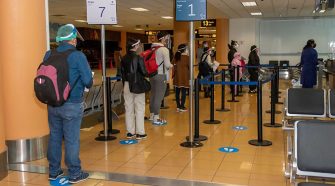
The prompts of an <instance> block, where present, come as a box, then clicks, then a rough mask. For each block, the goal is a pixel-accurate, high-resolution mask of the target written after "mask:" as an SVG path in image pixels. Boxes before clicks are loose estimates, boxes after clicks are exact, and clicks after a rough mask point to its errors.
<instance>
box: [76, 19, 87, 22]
mask: <svg viewBox="0 0 335 186" xmlns="http://www.w3.org/2000/svg"><path fill="white" fill-rule="evenodd" d="M74 21H76V22H79V23H86V22H87V21H86V20H82V19H77V20H74Z"/></svg>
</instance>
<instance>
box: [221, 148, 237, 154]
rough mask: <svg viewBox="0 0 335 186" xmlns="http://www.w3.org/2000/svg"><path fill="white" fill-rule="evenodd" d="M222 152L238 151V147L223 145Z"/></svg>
mask: <svg viewBox="0 0 335 186" xmlns="http://www.w3.org/2000/svg"><path fill="white" fill-rule="evenodd" d="M219 151H220V152H225V153H235V152H238V148H234V147H221V148H219Z"/></svg>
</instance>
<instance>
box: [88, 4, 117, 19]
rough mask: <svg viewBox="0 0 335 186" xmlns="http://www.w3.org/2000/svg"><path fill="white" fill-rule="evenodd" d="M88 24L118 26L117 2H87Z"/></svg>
mask: <svg viewBox="0 0 335 186" xmlns="http://www.w3.org/2000/svg"><path fill="white" fill-rule="evenodd" d="M86 6H87V23H88V24H117V16H116V0H86Z"/></svg>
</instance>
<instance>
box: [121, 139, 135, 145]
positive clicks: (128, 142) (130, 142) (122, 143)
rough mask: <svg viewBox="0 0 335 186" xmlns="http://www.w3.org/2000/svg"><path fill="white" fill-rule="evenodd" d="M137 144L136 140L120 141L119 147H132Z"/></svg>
mask: <svg viewBox="0 0 335 186" xmlns="http://www.w3.org/2000/svg"><path fill="white" fill-rule="evenodd" d="M136 143H138V141H137V140H120V144H121V145H132V144H136Z"/></svg>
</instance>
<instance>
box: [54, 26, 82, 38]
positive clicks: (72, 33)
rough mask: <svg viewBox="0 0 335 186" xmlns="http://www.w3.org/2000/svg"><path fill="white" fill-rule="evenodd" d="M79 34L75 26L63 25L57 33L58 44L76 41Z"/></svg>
mask: <svg viewBox="0 0 335 186" xmlns="http://www.w3.org/2000/svg"><path fill="white" fill-rule="evenodd" d="M77 34H78V32H77V29H76V27H75V26H74V25H73V24H67V25H63V26H61V27H60V28H59V29H58V31H57V37H56V42H61V41H68V40H72V39H75V38H76V37H77Z"/></svg>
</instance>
